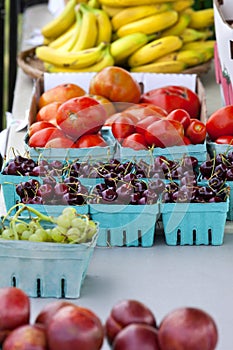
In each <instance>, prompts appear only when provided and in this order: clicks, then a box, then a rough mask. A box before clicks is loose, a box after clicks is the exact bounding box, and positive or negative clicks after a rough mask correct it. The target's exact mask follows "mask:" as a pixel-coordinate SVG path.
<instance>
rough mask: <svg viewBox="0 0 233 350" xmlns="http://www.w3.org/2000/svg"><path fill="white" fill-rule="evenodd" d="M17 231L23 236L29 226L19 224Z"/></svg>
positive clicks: (23, 223) (22, 223) (16, 226)
mask: <svg viewBox="0 0 233 350" xmlns="http://www.w3.org/2000/svg"><path fill="white" fill-rule="evenodd" d="M15 228H16V231H17V233H18V234H19V235H21V234H22V233H23V232H24V231H26V230H27V229H28V225H27V224H26V223H25V222H19V223H17V224H16V225H15Z"/></svg>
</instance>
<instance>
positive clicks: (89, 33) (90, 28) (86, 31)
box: [72, 3, 98, 52]
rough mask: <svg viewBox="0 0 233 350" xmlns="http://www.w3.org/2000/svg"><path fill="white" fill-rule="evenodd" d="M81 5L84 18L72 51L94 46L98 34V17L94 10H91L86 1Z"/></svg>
mask: <svg viewBox="0 0 233 350" xmlns="http://www.w3.org/2000/svg"><path fill="white" fill-rule="evenodd" d="M79 6H80V11H81V13H82V19H81V25H80V32H79V35H78V39H77V41H76V43H75V44H74V45H73V47H72V51H74V52H77V51H80V50H85V49H89V48H91V47H94V46H95V45H96V39H97V34H98V29H97V22H96V17H95V14H94V13H93V11H91V8H90V7H89V6H88V5H87V4H84V3H82V4H80V5H79Z"/></svg>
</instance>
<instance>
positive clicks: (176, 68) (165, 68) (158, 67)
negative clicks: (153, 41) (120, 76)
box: [130, 60, 187, 73]
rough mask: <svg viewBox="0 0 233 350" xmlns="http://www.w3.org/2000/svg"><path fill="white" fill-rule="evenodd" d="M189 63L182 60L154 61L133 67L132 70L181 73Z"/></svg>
mask: <svg viewBox="0 0 233 350" xmlns="http://www.w3.org/2000/svg"><path fill="white" fill-rule="evenodd" d="M186 68H187V65H186V64H185V63H184V62H182V61H173V60H171V61H164V62H153V63H150V64H146V65H142V66H138V67H133V68H131V70H130V71H131V72H149V73H181V72H182V71H183V70H184V69H186Z"/></svg>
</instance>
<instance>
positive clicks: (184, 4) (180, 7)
mask: <svg viewBox="0 0 233 350" xmlns="http://www.w3.org/2000/svg"><path fill="white" fill-rule="evenodd" d="M194 2H195V1H194V0H177V1H174V2H172V4H171V6H172V8H173V10H175V11H178V12H181V11H184V10H185V9H187V8H189V7H191V6H193V5H194Z"/></svg>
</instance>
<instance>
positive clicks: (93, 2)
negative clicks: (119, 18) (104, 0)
mask: <svg viewBox="0 0 233 350" xmlns="http://www.w3.org/2000/svg"><path fill="white" fill-rule="evenodd" d="M87 5H88V6H90V7H93V8H94V9H99V8H100V3H99V0H89V1H88V2H87Z"/></svg>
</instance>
